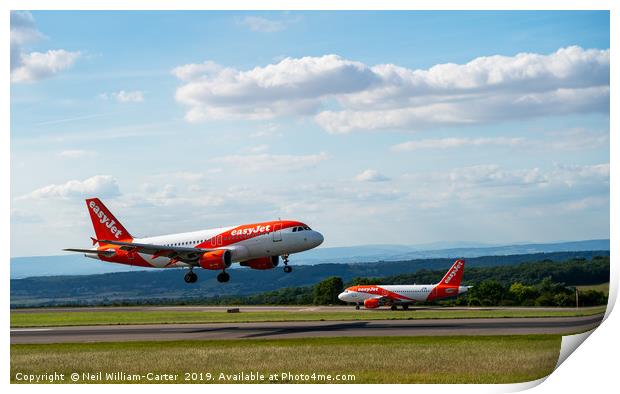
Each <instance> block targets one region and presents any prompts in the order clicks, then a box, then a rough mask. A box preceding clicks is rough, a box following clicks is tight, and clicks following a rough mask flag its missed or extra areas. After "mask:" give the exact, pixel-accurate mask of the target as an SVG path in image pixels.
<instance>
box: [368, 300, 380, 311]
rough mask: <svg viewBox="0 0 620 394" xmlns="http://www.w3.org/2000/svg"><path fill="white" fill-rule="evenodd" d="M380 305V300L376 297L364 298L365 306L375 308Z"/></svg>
mask: <svg viewBox="0 0 620 394" xmlns="http://www.w3.org/2000/svg"><path fill="white" fill-rule="evenodd" d="M378 307H379V300H378V299H376V298H369V299H367V300H364V308H368V309H373V308H378Z"/></svg>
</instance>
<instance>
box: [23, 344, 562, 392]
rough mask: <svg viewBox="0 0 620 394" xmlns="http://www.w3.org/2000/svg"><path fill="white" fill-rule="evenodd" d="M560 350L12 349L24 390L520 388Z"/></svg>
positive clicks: (360, 346)
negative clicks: (317, 377) (55, 381)
mask: <svg viewBox="0 0 620 394" xmlns="http://www.w3.org/2000/svg"><path fill="white" fill-rule="evenodd" d="M560 344H561V336H559V335H518V336H474V337H462V336H450V337H384V338H381V337H362V338H310V339H278V340H265V339H244V340H227V341H187V342H179V341H175V342H124V343H89V344H86V343H84V344H50V345H11V382H14V383H18V380H17V379H16V376H17V375H16V374H17V373H22V374H24V373H25V374H42V373H50V372H58V373H64V374H65V380H64V381H60V382H59V383H71V380H69V378H68V377H69V375H70V374H71V373H74V372H77V373H79V374H80V383H86V382H85V381H83V380H82V378H81V374H82V373H97V372H100V371H103V372H104V374H105V372H119V371H122V372H124V373H126V374H140V375H143V374H146V373H148V372H154V373H158V374H161V373H168V374H177V378H176V380H174V381H172V382H169V383H234V382H235V381H229V380H227V379H226V378H225V379H223V380H220V379H219V377H220V374H221V373H223V374H236V373H239V372H241V371H244V372H250V371H256V372H259V373H264V374H265V375H266V376H267V375H269V374H277V376H278V377H279V378H281V377H282V375H281V374H282V373H288V372H290V373H292V374H309V375H311V374H312V373H316V374H324V375H325V374H331V375H332V376H333V377H334V375H335V374H345V375H349V374H351V375H354V377H355V380H348V381H347V382H346V383H514V382H523V381H530V380H535V379H539V378H542V377H544V376H546V375H548V374H549V373H551V372H552V371H553V368H554V367H555V364H556V362H557V359H558V355H559V351H560ZM186 372H187V373H192V372H195V373H197V374H199V373H203V375H202V377H203V380H200V375H195V376H194V378H195V379H191V378H192V376H189V377H190V380H189V381H186V380H185V373H186ZM206 374H211V377H212V379H211V380H205V379H206V377H207V376H208V375H206ZM104 376H105V375H104ZM285 378H286V377H285ZM266 379H267V380H266V382H268V378H266ZM140 382H141V383H147V382H148V381H147V380H145V379H142V380H141V381H140ZM274 382H275V381H274ZM277 382H280V383H319V382H326V381H312V380H309V381H308V380H304V381H295V380H292V379H291V378H290V377H289V378H288V380H287V379H284V380H282V379H278V381H277ZM332 382H333V381H332ZM92 383H131V382H128V381H126V380H122V379H118V378H117V379H116V380H115V379H114V378H112V379H111V380H105V379H104V380H103V381H92ZM152 383H157V382H155V381H152ZM248 383H260V381H248ZM335 383H337V382H335Z"/></svg>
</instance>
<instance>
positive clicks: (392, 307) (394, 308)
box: [390, 305, 398, 311]
mask: <svg viewBox="0 0 620 394" xmlns="http://www.w3.org/2000/svg"><path fill="white" fill-rule="evenodd" d="M390 309H391V310H393V311H395V310H396V309H398V307H397V306H396V305H392V306H391V307H390Z"/></svg>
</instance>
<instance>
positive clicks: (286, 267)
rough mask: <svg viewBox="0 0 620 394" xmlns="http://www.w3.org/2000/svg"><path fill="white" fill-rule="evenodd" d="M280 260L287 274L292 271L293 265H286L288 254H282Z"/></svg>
mask: <svg viewBox="0 0 620 394" xmlns="http://www.w3.org/2000/svg"><path fill="white" fill-rule="evenodd" d="M282 262H283V263H284V272H286V273H287V274H289V273H291V272H292V271H293V267H291V266H289V265H288V254H285V255H282Z"/></svg>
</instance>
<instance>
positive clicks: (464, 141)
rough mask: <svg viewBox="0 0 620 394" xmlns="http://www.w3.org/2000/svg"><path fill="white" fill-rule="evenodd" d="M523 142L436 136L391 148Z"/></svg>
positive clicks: (445, 147) (448, 146) (434, 147)
mask: <svg viewBox="0 0 620 394" xmlns="http://www.w3.org/2000/svg"><path fill="white" fill-rule="evenodd" d="M523 143H524V139H523V138H504V137H498V138H438V139H425V140H417V141H407V142H403V143H400V144H397V145H394V146H392V150H394V151H413V150H419V149H449V148H460V147H463V146H483V145H498V146H499V145H505V146H517V145H522V144H523Z"/></svg>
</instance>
